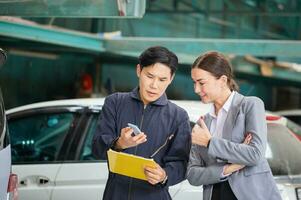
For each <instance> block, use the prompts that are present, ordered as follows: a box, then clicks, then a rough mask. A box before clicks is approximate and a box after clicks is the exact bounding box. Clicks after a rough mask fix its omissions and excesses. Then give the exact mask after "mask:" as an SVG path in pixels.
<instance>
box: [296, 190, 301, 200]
mask: <svg viewBox="0 0 301 200" xmlns="http://www.w3.org/2000/svg"><path fill="white" fill-rule="evenodd" d="M296 196H297V200H301V187H299V188H296Z"/></svg>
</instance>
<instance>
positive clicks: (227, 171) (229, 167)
mask: <svg viewBox="0 0 301 200" xmlns="http://www.w3.org/2000/svg"><path fill="white" fill-rule="evenodd" d="M252 138H253V136H252V134H251V133H247V135H246V137H245V140H244V142H243V144H246V145H248V144H250V142H251V140H252ZM244 167H245V165H239V164H230V165H226V166H225V168H224V171H223V174H224V175H225V176H226V175H228V174H232V173H233V172H236V171H238V170H241V169H243V168H244Z"/></svg>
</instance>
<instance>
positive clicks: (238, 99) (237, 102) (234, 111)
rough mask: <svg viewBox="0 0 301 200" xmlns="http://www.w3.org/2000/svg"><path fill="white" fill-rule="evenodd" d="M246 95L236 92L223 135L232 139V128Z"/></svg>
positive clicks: (227, 138)
mask: <svg viewBox="0 0 301 200" xmlns="http://www.w3.org/2000/svg"><path fill="white" fill-rule="evenodd" d="M243 98H244V96H243V95H241V94H239V93H237V92H235V94H234V97H233V100H232V104H231V106H230V109H229V112H228V115H227V118H226V121H225V124H224V129H223V134H222V137H223V138H224V139H226V140H231V138H232V137H231V136H232V130H233V128H234V124H235V121H236V118H237V115H238V112H239V109H240V106H241V103H242V100H243Z"/></svg>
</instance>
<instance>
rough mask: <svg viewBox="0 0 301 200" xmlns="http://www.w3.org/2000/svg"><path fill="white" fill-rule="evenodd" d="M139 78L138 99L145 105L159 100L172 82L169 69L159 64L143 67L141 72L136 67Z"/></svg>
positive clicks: (138, 67)
mask: <svg viewBox="0 0 301 200" xmlns="http://www.w3.org/2000/svg"><path fill="white" fill-rule="evenodd" d="M137 76H138V77H139V88H140V91H139V93H140V98H141V100H142V101H143V103H144V104H145V105H146V104H148V103H150V102H153V101H156V100H157V99H159V98H160V97H161V96H162V94H163V93H164V92H165V90H166V88H167V87H168V85H169V84H170V83H171V81H172V80H173V77H174V76H172V75H171V69H170V68H169V67H168V66H166V65H164V64H161V63H155V64H154V65H151V66H148V67H144V68H143V69H142V70H141V68H140V65H137Z"/></svg>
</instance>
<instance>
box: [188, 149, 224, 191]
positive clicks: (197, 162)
mask: <svg viewBox="0 0 301 200" xmlns="http://www.w3.org/2000/svg"><path fill="white" fill-rule="evenodd" d="M201 148H204V147H200V146H198V145H195V144H193V145H192V147H191V151H190V156H189V163H188V168H187V175H186V176H187V180H188V182H189V183H190V184H191V185H194V186H199V185H208V184H214V183H218V182H221V181H224V180H225V179H221V174H222V173H223V168H224V166H225V164H224V163H215V164H213V165H210V166H206V164H205V162H204V160H203V159H202V156H201V151H202V150H201Z"/></svg>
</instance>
